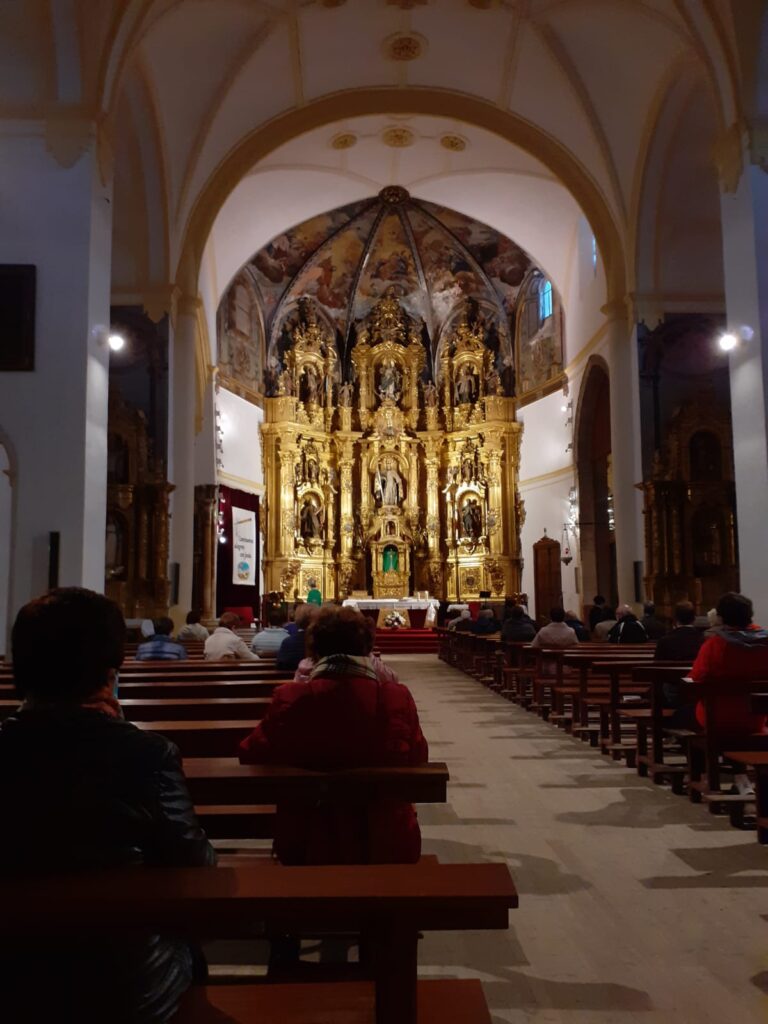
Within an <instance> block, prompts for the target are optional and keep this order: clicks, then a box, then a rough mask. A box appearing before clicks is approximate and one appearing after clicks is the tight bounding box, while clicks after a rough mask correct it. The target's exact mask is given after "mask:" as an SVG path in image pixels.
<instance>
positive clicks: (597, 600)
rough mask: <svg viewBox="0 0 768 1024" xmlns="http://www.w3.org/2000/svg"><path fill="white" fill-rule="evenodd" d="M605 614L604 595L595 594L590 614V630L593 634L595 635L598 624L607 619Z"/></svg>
mask: <svg viewBox="0 0 768 1024" xmlns="http://www.w3.org/2000/svg"><path fill="white" fill-rule="evenodd" d="M605 613H606V605H605V598H604V597H603V595H602V594H595V596H594V597H593V598H592V607H591V609H590V612H589V630H590V632H591V633H594V631H595V626H596V625H597V624H598V622H602V621H603V620H604V619H605Z"/></svg>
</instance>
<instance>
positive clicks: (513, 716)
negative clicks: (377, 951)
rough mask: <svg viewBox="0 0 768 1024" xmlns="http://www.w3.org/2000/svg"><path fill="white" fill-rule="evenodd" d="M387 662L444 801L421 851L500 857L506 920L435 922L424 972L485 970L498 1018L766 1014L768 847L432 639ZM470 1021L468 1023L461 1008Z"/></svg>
mask: <svg viewBox="0 0 768 1024" xmlns="http://www.w3.org/2000/svg"><path fill="white" fill-rule="evenodd" d="M388 661H389V662H390V663H391V664H392V665H393V667H395V668H396V670H397V672H398V674H399V675H400V678H401V679H402V681H403V682H405V683H407V684H408V685H409V686H410V688H411V690H412V692H413V694H414V696H415V698H416V701H417V704H418V706H419V713H420V716H421V720H422V726H423V729H424V732H425V734H426V736H427V738H428V740H429V743H430V752H431V758H432V759H433V760H444V761H446V762H447V763H448V766H449V769H450V772H451V784H450V787H449V793H448V803H447V804H445V805H440V806H438V805H435V806H425V807H423V808H421V810H420V813H419V817H420V820H421V824H422V831H423V835H424V852H425V853H435V854H437V855H438V856H439V857H440V859H441V860H443V861H445V862H451V861H453V862H461V861H481V860H485V859H488V860H498V859H504V860H506V861H507V863H508V864H509V866H510V869H511V871H512V874H513V876H514V878H515V882H516V884H517V887H518V890H519V892H520V907H519V909H518V910H516V911H514V912H513V913H512V915H511V921H512V928H511V929H510V930H509V931H508V932H483V933H480V932H477V933H466V934H446V935H431V936H428V937H427V938H426V939H425V940H424V942H423V944H422V949H421V958H420V962H421V972H422V973H423V974H424V975H440V974H448V975H458V976H468V977H478V978H480V979H482V981H483V983H484V984H485V989H486V994H487V998H488V1002H489V1005H490V1006H491V1010H492V1014H493V1019H494V1022H495V1024H501V1022H510V1021H514V1022H518V1021H535V1022H537V1024H555V1022H558V1024H559V1022H568V1024H587V1022H590V1024H591V1022H600V1024H609V1022H613V1021H616V1022H622V1024H623V1022H628V1021H645V1022H656V1021H665V1022H681V1024H682V1022H688V1021H690V1022H696V1024H702V1022H709V1021H711V1022H712V1024H715V1022H717V1024H731V1022H733V1024H742V1022H745V1024H746V1022H751V1021H766V1020H768V994H766V993H768V849H766V848H761V847H759V846H758V844H757V842H756V840H755V834H754V832H738V831H736V830H733V829H732V828H730V826H729V825H728V824H727V822H726V821H722V820H721V819H719V818H713V817H711V816H710V815H709V814H708V813H707V811H706V810H704V809H702V808H700V807H695V806H693V805H691V804H689V803H688V802H687V800H685V799H684V798H681V797H675V796H672V794H671V793H669V792H668V791H667V790H666V789H663V788H659V787H655V786H653V785H652V784H651V783H649V782H647V781H646V780H643V779H640V778H638V777H637V775H636V774H635V773H634V771H628V770H627V769H626V768H623V767H622V766H621V765H618V764H615V763H612V762H610V761H607V760H606V759H605V758H603V757H601V756H600V755H598V754H596V752H595V751H594V750H591V749H590V748H589V747H587V746H585V745H583V744H581V743H580V742H578V741H576V740H572V739H571V738H570V737H568V736H566V735H564V734H563V733H562V732H560V731H559V730H557V729H555V728H554V727H552V726H549V725H547V724H545V723H543V722H541V721H540V720H539V719H538V718H536V717H535V716H533V715H531V714H529V713H527V712H524V711H521V710H520V709H519V708H516V707H515V706H514V705H512V704H510V703H508V702H507V701H505V700H503V699H502V698H501V697H498V696H496V695H495V694H493V693H490V692H489V691H487V690H485V689H484V688H483V687H482V686H480V684H479V683H476V682H475V681H473V680H471V679H469V678H467V677H466V676H464V675H463V674H461V673H459V672H457V671H455V670H453V669H451V668H448V667H447V666H445V665H444V664H442V663H441V662H439V661H438V660H437V658H435V657H433V656H430V655H420V656H416V657H414V656H412V655H410V656H409V655H404V656H393V657H391V658H389V659H388ZM468 1024H469V1022H468Z"/></svg>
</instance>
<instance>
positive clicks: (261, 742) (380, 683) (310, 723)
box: [240, 607, 429, 864]
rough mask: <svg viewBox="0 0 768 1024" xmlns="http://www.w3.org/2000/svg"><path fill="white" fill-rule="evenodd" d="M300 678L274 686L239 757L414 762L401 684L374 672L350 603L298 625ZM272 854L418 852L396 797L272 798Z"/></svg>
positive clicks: (400, 858) (414, 722) (416, 728)
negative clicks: (303, 655) (306, 667)
mask: <svg viewBox="0 0 768 1024" xmlns="http://www.w3.org/2000/svg"><path fill="white" fill-rule="evenodd" d="M307 646H308V649H309V652H310V655H311V656H312V657H313V658H314V659H315V666H314V668H313V669H312V672H311V673H310V677H309V680H308V681H307V682H304V683H286V684H285V685H283V686H280V687H278V689H277V690H276V691H275V693H274V695H273V698H272V703H271V704H270V706H269V709H268V710H267V714H266V715H265V716H264V718H263V719H262V721H261V722H260V723H259V725H258V726H257V727H256V729H254V731H253V732H252V733H251V734H250V735H249V736H248V737H246V739H244V740H243V741H242V743H241V744H240V760H241V762H243V763H244V764H286V765H294V766H296V767H299V768H308V769H313V770H316V771H330V770H333V769H344V768H362V767H366V766H371V767H373V766H378V765H418V764H425V763H426V762H427V760H428V756H429V750H428V747H427V741H426V740H425V738H424V735H423V734H422V731H421V727H420V725H419V716H418V713H417V711H416V705H415V704H414V701H413V697H412V696H411V693H410V691H409V690H408V689H407V688H406V687H405V686H403V685H402V683H398V682H392V681H389V680H382V679H379V678H377V674H376V670H375V668H374V667H373V665H372V664H371V661H370V659H369V658H368V657H367V654H368V652H369V651H370V634H369V632H368V627H367V625H366V621H365V618H364V616H362V615H361V614H360V613H359V612H355V611H353V610H352V609H351V608H337V607H326V608H323V609H322V610H321V611H320V614H319V616H318V618H317V619H316V621H315V622H314V623H313V624H312V626H311V627H310V628H309V630H308V631H307ZM273 849H274V852H275V855H276V856H277V857H278V859H279V860H280V861H281V862H282V863H283V864H360V863H376V864H388V863H414V862H415V861H417V860H418V859H419V857H420V856H421V833H420V831H419V824H418V820H417V818H416V812H415V810H414V808H413V806H412V805H411V804H409V803H406V802H404V801H400V800H384V799H381V800H377V801H375V802H374V803H370V802H363V803H360V804H356V803H354V802H352V801H350V802H345V803H343V804H339V803H334V802H328V803H320V804H317V803H314V802H313V803H309V804H307V803H295V802H293V801H291V802H290V803H285V804H280V805H278V810H277V823H276V829H275V840H274V846H273Z"/></svg>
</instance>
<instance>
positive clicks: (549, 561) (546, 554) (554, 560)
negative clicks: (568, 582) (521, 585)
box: [533, 534, 563, 622]
mask: <svg viewBox="0 0 768 1024" xmlns="http://www.w3.org/2000/svg"><path fill="white" fill-rule="evenodd" d="M533 590H534V600H535V602H536V621H537V622H538V621H539V620H540V619H548V618H549V609H550V608H556V607H559V606H560V605H562V603H563V578H562V573H561V568H560V545H559V544H558V542H557V541H556V540H552V538H551V537H547V536H546V534H545V535H544V536H543V537H542V538H541V540H537V541H536V543H535V544H534V545H533Z"/></svg>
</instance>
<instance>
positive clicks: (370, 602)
mask: <svg viewBox="0 0 768 1024" xmlns="http://www.w3.org/2000/svg"><path fill="white" fill-rule="evenodd" d="M343 605H344V607H345V608H354V609H355V611H358V612H359V611H362V610H363V609H364V608H371V609H378V610H380V609H382V608H384V609H386V610H387V611H406V612H407V611H409V610H411V609H413V610H414V611H421V610H422V609H424V608H426V609H427V617H426V619H425V620H424V625H425V627H426V628H427V629H429V628H430V626H434V625H435V623H436V622H437V610H438V608H439V607H440V602H439V601H438V600H437V598H434V597H428V598H422V597H348V598H347V599H346V600H345V601H344V602H343Z"/></svg>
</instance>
